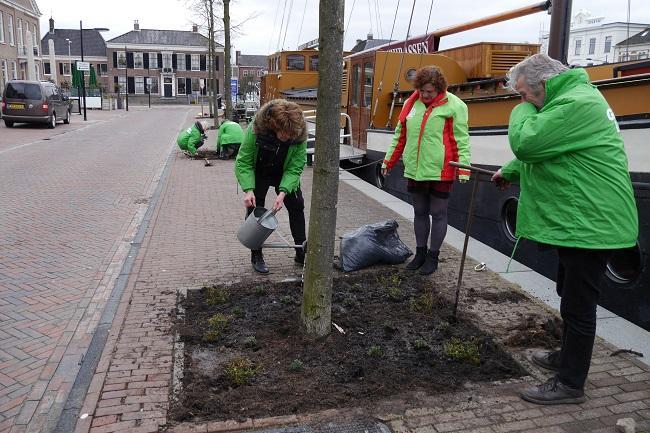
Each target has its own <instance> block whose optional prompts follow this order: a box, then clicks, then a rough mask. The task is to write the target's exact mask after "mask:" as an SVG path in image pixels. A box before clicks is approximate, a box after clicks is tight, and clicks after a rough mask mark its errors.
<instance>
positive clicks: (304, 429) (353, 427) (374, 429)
mask: <svg viewBox="0 0 650 433" xmlns="http://www.w3.org/2000/svg"><path fill="white" fill-rule="evenodd" d="M251 433H392V432H391V430H390V429H389V428H388V427H387V426H386V425H384V424H382V423H380V422H377V421H372V420H356V421H350V422H345V423H339V422H327V423H320V424H316V425H311V426H297V427H284V428H274V429H270V430H255V431H252V432H251Z"/></svg>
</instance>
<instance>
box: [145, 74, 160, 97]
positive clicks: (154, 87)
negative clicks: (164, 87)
mask: <svg viewBox="0 0 650 433" xmlns="http://www.w3.org/2000/svg"><path fill="white" fill-rule="evenodd" d="M147 80H149V93H152V94H154V95H157V94H158V92H159V90H158V77H149V78H147Z"/></svg>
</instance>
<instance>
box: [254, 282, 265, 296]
mask: <svg viewBox="0 0 650 433" xmlns="http://www.w3.org/2000/svg"><path fill="white" fill-rule="evenodd" d="M255 295H256V296H264V295H266V289H265V288H264V286H262V285H259V286H255Z"/></svg>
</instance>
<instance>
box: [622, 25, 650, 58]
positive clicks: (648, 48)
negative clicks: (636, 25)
mask: <svg viewBox="0 0 650 433" xmlns="http://www.w3.org/2000/svg"><path fill="white" fill-rule="evenodd" d="M614 55H615V56H616V58H617V59H618V61H620V62H624V61H626V60H645V59H648V58H650V27H646V28H645V29H644V30H642V31H641V32H639V33H637V34H636V35H634V36H632V37H631V38H629V39H626V40H624V41H621V42H619V43H618V44H616V46H615V47H614Z"/></svg>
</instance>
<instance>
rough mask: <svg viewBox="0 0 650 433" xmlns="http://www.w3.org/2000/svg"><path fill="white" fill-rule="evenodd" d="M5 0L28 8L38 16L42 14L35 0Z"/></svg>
mask: <svg viewBox="0 0 650 433" xmlns="http://www.w3.org/2000/svg"><path fill="white" fill-rule="evenodd" d="M5 2H6V3H9V4H13V5H16V6H19V7H21V8H23V9H26V10H28V11H29V12H31V13H32V14H34V15H36V16H37V17H40V16H41V15H42V14H41V11H40V10H39V9H38V4H36V1H35V0H5Z"/></svg>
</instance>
